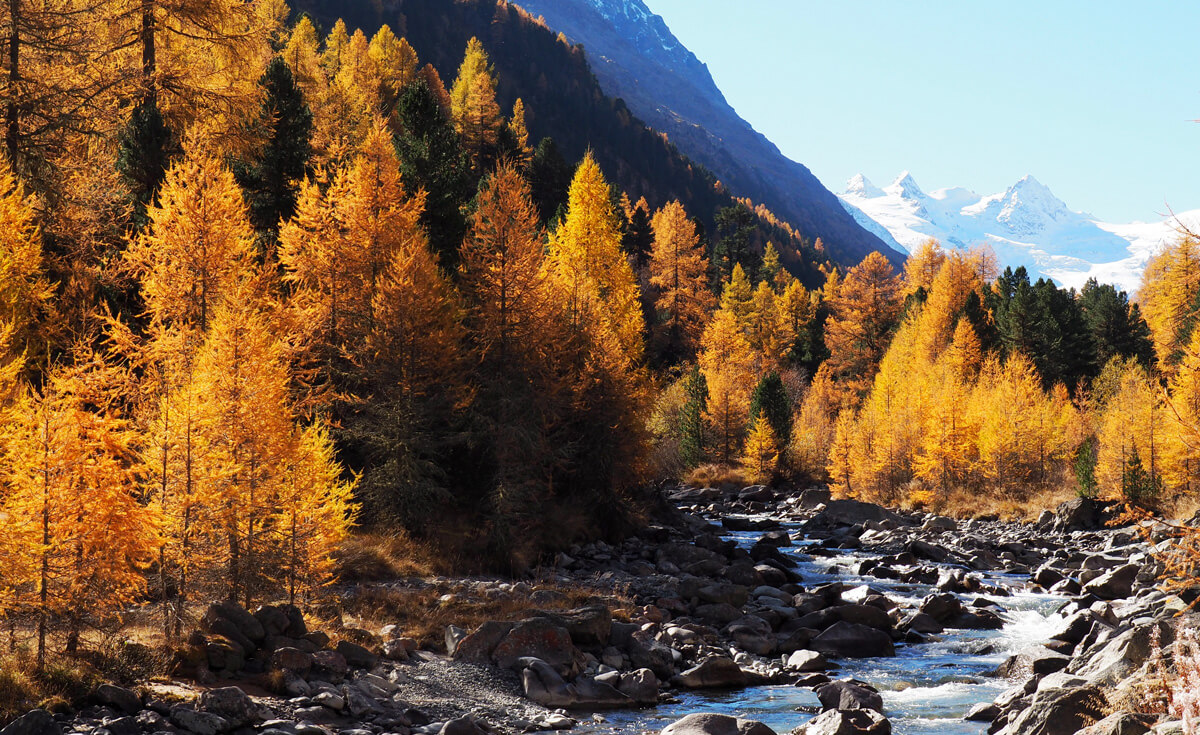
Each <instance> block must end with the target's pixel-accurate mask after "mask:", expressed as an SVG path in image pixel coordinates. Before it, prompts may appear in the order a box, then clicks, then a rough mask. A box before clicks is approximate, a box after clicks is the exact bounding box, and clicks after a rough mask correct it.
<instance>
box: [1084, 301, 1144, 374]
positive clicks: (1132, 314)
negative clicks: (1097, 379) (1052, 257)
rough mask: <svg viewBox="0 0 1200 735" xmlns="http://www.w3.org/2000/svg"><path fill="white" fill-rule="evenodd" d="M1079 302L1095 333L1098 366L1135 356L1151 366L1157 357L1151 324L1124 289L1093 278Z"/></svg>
mask: <svg viewBox="0 0 1200 735" xmlns="http://www.w3.org/2000/svg"><path fill="white" fill-rule="evenodd" d="M1079 305H1080V307H1081V308H1082V309H1083V316H1084V319H1085V320H1086V321H1087V325H1088V329H1089V330H1090V331H1091V334H1092V342H1093V344H1094V345H1095V348H1096V365H1097V366H1104V365H1107V364H1108V362H1109V360H1111V359H1113V358H1114V357H1135V358H1137V360H1138V361H1139V362H1141V363H1142V365H1144V366H1146V367H1149V366H1150V361H1151V360H1153V359H1154V344H1153V342H1151V340H1150V327H1149V326H1147V325H1146V321H1145V320H1144V319H1143V318H1142V314H1141V309H1140V308H1139V307H1138V305H1137V304H1131V303H1129V296H1128V295H1127V294H1126V293H1125V292H1124V291H1117V289H1116V288H1114V287H1113V286H1112V285H1111V284H1108V283H1106V284H1103V285H1101V284H1099V283H1097V282H1096V279H1095V278H1089V279H1088V282H1087V283H1086V284H1084V286H1083V291H1081V292H1080V294H1079ZM1097 372H1098V371H1097Z"/></svg>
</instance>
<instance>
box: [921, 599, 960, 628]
mask: <svg viewBox="0 0 1200 735" xmlns="http://www.w3.org/2000/svg"><path fill="white" fill-rule="evenodd" d="M918 609H919V610H920V612H923V613H925V614H926V615H928V616H929V617H931V618H933V619H934V620H936V621H938V622H939V623H941V624H942V625H945V624H947V623H949V622H950V621H952V620H953V619H955V618H957V617H958V616H959V615H961V614H962V612H963V606H962V602H961V601H960V600H959V599H958V598H957V597H955V596H954V595H952V594H950V593H949V592H942V593H939V594H933V595H929V596H928V597H926V598H925V599H924V600H921V606H920V608H918Z"/></svg>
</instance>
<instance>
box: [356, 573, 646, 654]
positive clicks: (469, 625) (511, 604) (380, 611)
mask: <svg viewBox="0 0 1200 735" xmlns="http://www.w3.org/2000/svg"><path fill="white" fill-rule="evenodd" d="M534 590H535V591H537V590H548V591H550V592H551V594H549V595H547V598H548V599H547V601H546V602H545V603H543V604H539V605H537V606H534V605H532V604H531V602H530V598H529V595H528V594H512V595H505V596H502V597H497V598H475V597H473V596H467V595H464V594H463V593H462V590H461V589H460V588H456V587H454V586H451V585H448V584H439V585H434V586H431V587H426V588H423V589H400V588H395V587H362V588H360V589H359V590H357V591H356V592H355V593H354V595H353V596H352V597H350V598H349V599H348V600H346V601H345V602H344V603H343V609H344V612H345V613H346V614H347V615H348V616H352V617H353V618H355V620H354V622H355V623H356V624H357V625H358V626H359V627H362V628H364V629H367V630H379V628H381V627H383V626H384V625H389V624H395V625H398V626H400V628H401V630H403V631H404V634H405V635H406V636H408V637H410V638H414V639H416V641H417V643H418V644H420V646H421V647H422V648H426V649H429V650H439V651H440V650H445V631H446V627H447V626H449V625H457V626H458V627H460V628H463V629H464V630H468V631H470V630H474V629H475V628H477V627H479V626H480V625H482V624H483V623H485V622H487V621H489V620H501V621H506V622H511V621H517V620H523V619H524V618H527V617H528V616H529V613H530V612H531V611H532V610H534V609H538V610H545V611H563V610H572V609H575V608H579V607H584V606H586V605H595V604H604V605H607V606H609V607H610V608H614V616H615V617H618V618H621V617H625V618H627V617H628V615H627V614H625V613H624V611H623V610H621V609H620V608H623V607H629V606H630V605H632V602H631V601H630V600H629V599H627V598H625V597H623V596H620V595H619V594H618V595H613V594H605V593H600V592H598V591H597V590H593V589H589V588H586V587H580V586H561V587H548V586H544V585H543V586H538V587H535V588H534ZM445 595H449V597H448V598H447V599H445V600H443V599H442V598H443V596H445Z"/></svg>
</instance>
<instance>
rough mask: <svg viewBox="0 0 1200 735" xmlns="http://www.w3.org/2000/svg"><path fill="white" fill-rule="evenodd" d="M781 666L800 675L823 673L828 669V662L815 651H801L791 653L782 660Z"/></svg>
mask: <svg viewBox="0 0 1200 735" xmlns="http://www.w3.org/2000/svg"><path fill="white" fill-rule="evenodd" d="M783 665H784V666H785V667H787V668H788V669H790V670H792V671H798V672H800V673H802V674H807V673H810V672H814V671H824V670H825V669H827V668H829V662H828V661H826V660H825V656H823V655H822V654H820V653H817V652H816V651H808V650H803V649H801V650H799V651H793V652H792V653H791V654H790V655H789V656H788V657H787V658H785V659H784V660H783Z"/></svg>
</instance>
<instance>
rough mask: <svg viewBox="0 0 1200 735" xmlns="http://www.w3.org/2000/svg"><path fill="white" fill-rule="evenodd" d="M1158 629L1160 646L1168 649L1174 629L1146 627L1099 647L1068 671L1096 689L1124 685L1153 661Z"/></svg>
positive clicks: (1117, 637) (1073, 663)
mask: <svg viewBox="0 0 1200 735" xmlns="http://www.w3.org/2000/svg"><path fill="white" fill-rule="evenodd" d="M1156 626H1157V627H1158V638H1159V642H1160V645H1162V646H1164V647H1166V646H1167V645H1169V644H1170V643H1171V642H1172V641H1173V640H1174V631H1173V629H1172V626H1171V625H1169V624H1167V623H1147V624H1144V625H1138V626H1136V627H1134V628H1130V629H1129V630H1127V631H1125V632H1124V633H1121V634H1120V635H1117V636H1116V637H1114V638H1111V639H1110V640H1108V641H1106V642H1104V643H1102V644H1097V645H1096V646H1093V647H1091V648H1089V649H1088V650H1087V651H1085V652H1084V653H1085V655H1083V656H1079V657H1076V658H1075V659H1074V660H1073V661H1072V663H1071V665H1070V667H1068V669H1067V670H1068V671H1069V672H1070V673H1072V674H1075V675H1077V676H1080V677H1083V678H1085V679H1087V680H1088V681H1090V682H1092V683H1093V684H1095V685H1097V686H1112V685H1114V684H1116V683H1117V682H1119V681H1121V680H1122V679H1124V678H1125V677H1127V676H1129V675H1130V674H1132V673H1133V672H1134V671H1136V670H1137V669H1139V668H1141V667H1142V664H1144V663H1145V662H1146V660H1147V659H1148V658H1149V657H1150V655H1151V653H1152V651H1153V650H1154V642H1153V641H1154V637H1155V636H1154V629H1155V627H1156Z"/></svg>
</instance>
